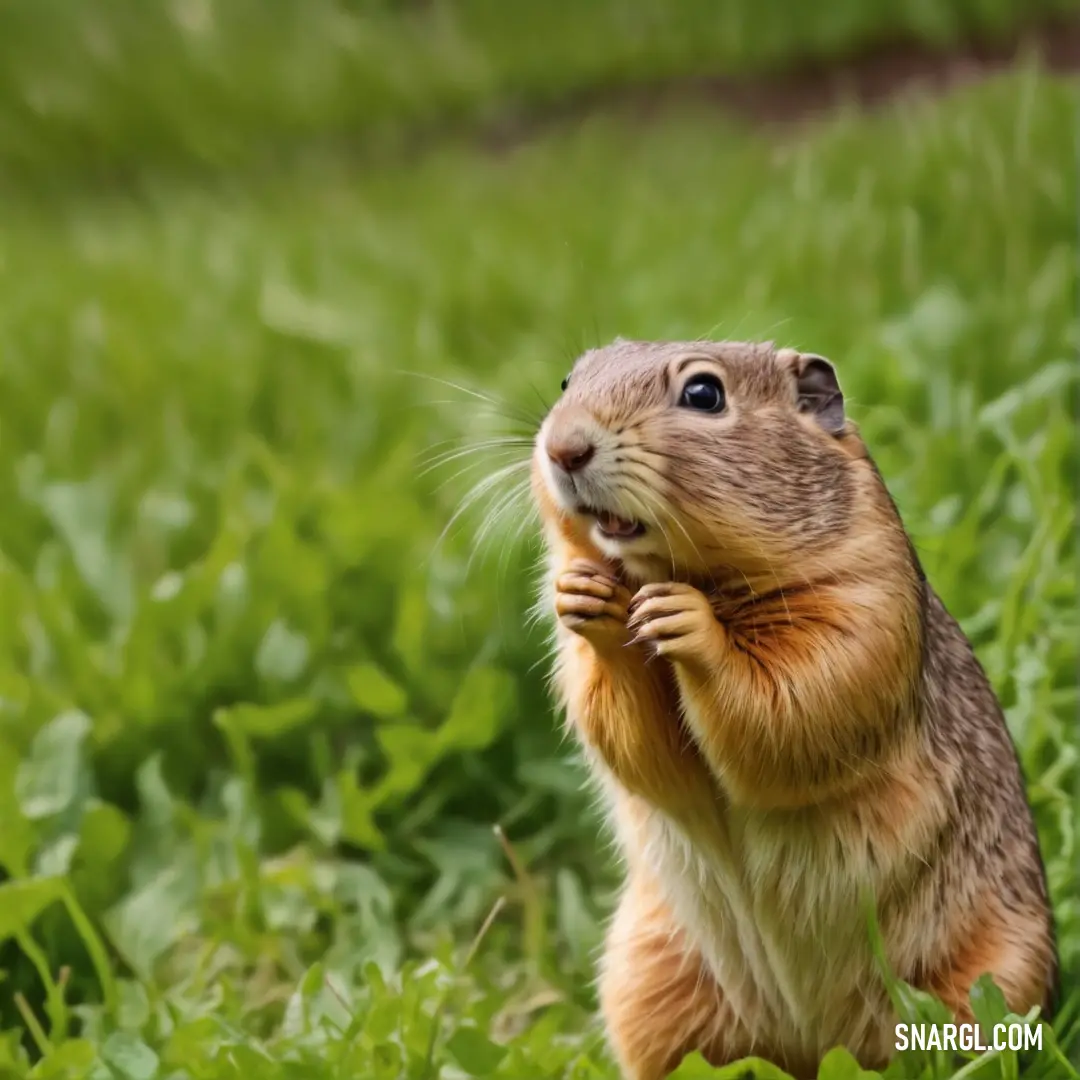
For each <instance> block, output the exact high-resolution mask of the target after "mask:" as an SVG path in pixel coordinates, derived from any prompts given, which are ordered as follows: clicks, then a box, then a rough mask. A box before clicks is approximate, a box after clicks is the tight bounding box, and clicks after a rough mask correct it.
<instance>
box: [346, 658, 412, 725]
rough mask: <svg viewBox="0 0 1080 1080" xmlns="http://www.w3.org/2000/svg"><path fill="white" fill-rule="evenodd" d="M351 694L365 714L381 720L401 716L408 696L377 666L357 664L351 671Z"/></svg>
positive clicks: (349, 674) (349, 678)
mask: <svg viewBox="0 0 1080 1080" xmlns="http://www.w3.org/2000/svg"><path fill="white" fill-rule="evenodd" d="M347 678H348V683H349V693H350V694H351V695H352V699H353V701H354V702H356V704H357V706H358V707H359V708H360V709H362V710H363V711H364V712H367V713H371V714H372V715H373V716H377V717H379V718H380V719H385V718H389V717H397V716H400V715H401V714H402V713H403V712H404V711H405V707H406V705H407V704H408V701H409V699H408V695H407V694H406V693H405V691H404V690H402V688H401V687H400V686H398V684H397V683H396V682H394V680H393V679H391V678H390V677H389V676H388V675H387V674H386V673H385V672H384V671H383V670H382V668H380V667H379V666H378V665H376V664H372V663H363V664H357V665H356V666H355V667H352V668H350V669H349V673H348V676H347Z"/></svg>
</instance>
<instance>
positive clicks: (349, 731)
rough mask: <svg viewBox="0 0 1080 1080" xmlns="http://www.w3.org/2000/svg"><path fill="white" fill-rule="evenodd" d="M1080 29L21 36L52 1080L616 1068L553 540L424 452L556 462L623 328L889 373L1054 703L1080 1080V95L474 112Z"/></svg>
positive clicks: (2, 839) (30, 967)
mask: <svg viewBox="0 0 1080 1080" xmlns="http://www.w3.org/2000/svg"><path fill="white" fill-rule="evenodd" d="M1077 10H1078V5H1077V4H1076V3H1075V2H1074V0H1058V2H1056V3H1050V2H1041V0H1040V2H1039V3H1027V4H1024V3H1020V2H1019V0H982V2H978V3H971V2H968V3H956V2H951V3H945V2H934V3H931V2H929V0H927V2H923V3H910V4H909V3H899V2H896V3H882V4H877V5H873V6H871V5H867V4H864V3H862V2H861V0H830V2H828V3H822V4H819V5H816V6H810V5H800V4H796V3H793V2H791V0H768V2H762V0H759V2H757V3H749V2H745V0H735V2H731V3H727V4H724V5H713V4H707V3H704V2H703V0H702V2H697V0H686V2H684V3H682V4H679V5H667V4H663V3H661V2H660V0H625V2H622V3H615V2H614V0H611V2H607V0H602V2H597V3H595V4H591V5H571V4H568V3H561V2H556V3H551V4H542V3H539V2H532V0H530V2H522V3H519V4H515V5H509V4H497V3H495V2H494V0H461V2H459V3H456V4H450V3H439V2H434V3H423V2H419V0H417V2H414V3H397V4H394V3H389V2H384V3H361V2H354V3H345V2H338V3H331V2H329V0H309V2H308V3H305V4H300V3H298V2H295V0H262V2H256V0H233V2H232V3H229V4H225V3H214V2H212V0H202V2H199V0H186V2H176V3H173V4H166V3H159V2H156V0H155V2H152V3H151V2H145V0H144V2H141V3H136V2H134V0H114V2H113V3H112V4H110V5H107V6H106V5H81V6H75V5H72V4H69V3H61V2H59V0H39V2H38V3H36V4H34V5H29V4H22V5H20V4H15V3H11V4H7V5H4V6H3V7H2V8H0V190H2V197H0V295H2V297H3V303H2V304H0V350H2V352H0V356H2V363H0V462H2V468H0V495H2V497H3V505H4V506H5V508H6V513H5V514H4V515H3V516H2V517H0V596H2V598H3V610H4V611H5V612H6V618H5V619H4V620H3V622H2V623H0V709H2V712H0V716H2V725H0V805H2V806H3V809H4V830H3V832H2V833H0V865H2V866H3V869H4V871H5V872H6V875H7V876H6V880H5V881H4V883H3V884H0V937H2V938H3V941H4V944H3V946H2V951H0V965H2V967H3V969H4V971H5V973H6V976H7V978H6V980H5V984H4V986H3V987H0V1018H2V1020H3V1026H4V1029H5V1034H4V1035H3V1036H2V1037H0V1077H5V1078H6V1077H12V1078H14V1077H19V1078H23V1077H29V1076H33V1077H56V1078H60V1077H64V1078H76V1077H88V1078H93V1080H105V1078H113V1077H122V1078H130V1080H152V1078H157V1077H162V1078H166V1077H167V1078H170V1080H180V1078H181V1077H183V1078H193V1080H194V1078H203V1077H205V1078H215V1080H216V1078H218V1077H221V1078H231V1077H237V1078H239V1077H241V1076H243V1077H248V1076H251V1077H257V1078H262V1077H268V1078H269V1077H275V1078H276V1077H283V1078H284V1077H305V1078H307V1077H313V1078H316V1080H319V1078H323V1077H326V1078H329V1077H337V1076H349V1077H375V1078H386V1080H391V1078H394V1080H396V1078H398V1077H409V1078H415V1080H428V1078H432V1077H436V1076H439V1077H446V1078H454V1077H460V1076H465V1075H470V1076H483V1075H495V1076H502V1077H512V1078H515V1080H526V1078H530V1077H572V1078H574V1080H587V1078H599V1077H614V1076H615V1072H614V1070H613V1067H612V1065H611V1063H610V1062H609V1061H608V1059H607V1057H606V1055H605V1053H604V1050H603V1045H602V1040H601V1037H600V1033H599V1031H598V1029H597V1027H596V1024H595V1022H594V1020H593V1019H592V1010H593V1007H594V1001H593V991H592V985H591V981H590V980H591V973H592V968H593V962H594V958H595V949H596V947H597V944H598V942H599V939H600V933H601V927H602V921H603V917H604V914H605V912H606V911H607V910H608V908H609V905H610V899H611V887H612V885H613V883H614V882H615V880H616V874H615V867H614V866H613V865H611V863H610V861H609V858H608V848H607V845H606V842H605V839H604V837H603V834H602V828H601V824H600V822H599V820H598V818H597V816H596V814H595V812H594V809H593V805H592V799H591V797H590V795H589V793H588V792H587V791H586V790H585V788H584V776H583V772H582V770H581V768H580V766H579V765H578V764H577V763H576V761H575V758H574V755H573V753H572V751H571V749H570V748H569V747H567V746H566V745H564V744H563V743H562V742H561V741H560V739H559V738H558V736H557V733H556V729H557V722H556V718H555V717H553V715H552V712H551V708H550V705H549V702H548V699H547V696H546V692H545V686H544V670H543V663H542V659H543V634H542V632H541V631H540V630H530V629H528V628H527V627H526V626H525V620H524V614H525V611H526V609H527V607H528V605H529V603H530V602H531V582H532V566H533V562H534V559H535V555H536V551H535V545H531V544H530V543H529V541H528V537H525V538H524V539H522V540H521V541H520V542H511V541H512V540H513V537H512V536H510V535H504V532H503V530H501V529H498V528H496V529H494V530H489V531H488V534H487V543H485V544H484V545H483V550H482V551H481V552H480V553H479V554H477V552H476V550H475V549H476V538H477V530H478V529H482V528H483V521H484V517H483V513H484V509H483V507H480V508H479V509H478V511H477V512H476V513H474V514H472V515H465V516H464V517H463V518H462V519H461V520H460V521H459V523H458V524H456V525H455V526H454V527H453V528H451V529H450V530H449V531H448V532H447V531H445V530H446V526H447V523H448V522H449V521H450V520H451V518H452V516H453V514H454V512H455V510H456V508H457V507H458V506H459V505H460V503H461V501H462V499H463V497H464V496H465V495H466V493H467V491H468V490H469V487H470V484H471V483H473V482H475V481H478V480H480V479H482V478H483V477H484V476H485V475H489V474H490V473H491V471H492V470H494V469H495V468H498V467H499V466H501V465H503V464H506V463H507V462H508V461H510V460H511V457H510V456H509V455H506V454H503V452H502V451H500V450H498V449H497V448H496V449H493V450H492V451H491V452H490V453H489V454H486V455H481V456H479V457H471V456H462V457H449V458H448V459H447V460H446V461H445V462H444V463H443V465H442V467H441V468H437V469H435V470H434V471H432V472H427V471H425V468H426V464H427V463H428V462H430V461H431V460H432V458H433V455H435V454H437V453H439V452H446V453H448V454H455V453H457V450H458V448H464V446H466V445H467V444H468V443H469V442H471V441H476V440H483V439H484V438H486V437H487V436H488V435H490V436H491V437H492V438H495V437H498V436H499V435H500V434H501V433H504V432H505V431H507V430H514V431H517V432H526V433H527V432H528V431H529V418H530V417H535V415H536V414H537V413H538V412H539V411H540V410H542V408H543V403H544V402H550V401H551V400H552V399H553V398H554V397H555V395H556V394H557V392H558V385H559V380H560V379H561V378H562V376H563V374H564V373H565V370H566V369H567V368H568V366H569V364H570V362H571V361H572V358H573V357H574V355H575V354H576V353H577V352H578V351H580V350H581V349H582V348H583V347H587V346H589V345H593V344H597V343H600V342H603V341H605V340H608V339H610V338H611V337H613V336H615V335H616V334H622V335H624V336H640V337H649V338H665V337H695V336H700V335H712V336H727V337H741V338H757V337H772V338H775V339H777V340H778V341H783V342H784V343H787V344H795V345H800V346H804V347H807V348H813V349H814V350H815V351H819V352H823V353H825V354H826V355H829V356H831V357H832V358H833V359H834V360H835V361H836V362H837V364H838V366H839V368H840V371H841V375H842V377H843V379H844V382H845V387H846V389H847V393H848V397H849V399H850V400H851V402H852V412H853V415H854V416H855V418H856V420H857V421H858V422H859V423H860V424H861V425H862V428H863V431H864V434H865V435H866V437H867V439H868V441H869V443H870V446H871V448H872V450H873V451H874V453H875V455H876V457H877V459H878V462H879V464H880V466H881V468H882V471H883V473H884V475H885V476H886V478H887V480H888V481H889V484H890V487H891V489H892V491H893V493H894V495H895V496H896V498H897V501H898V503H899V505H900V507H901V510H902V512H903V513H904V515H905V518H906V520H907V522H908V524H909V528H910V531H911V532H912V534H913V536H914V537H915V540H916V544H917V547H918V549H919V552H920V554H921V556H922V558H923V559H924V562H925V564H926V568H927V571H928V573H929V576H930V578H931V580H932V581H933V583H934V584H935V586H936V587H937V588H938V590H939V592H941V594H942V595H943V597H944V599H945V601H946V603H947V604H948V605H949V606H950V607H951V609H952V610H953V611H954V613H955V614H956V615H957V616H958V617H960V618H961V619H962V621H963V622H964V625H965V627H966V628H967V629H968V632H969V633H970V635H971V637H972V639H973V641H974V642H975V644H976V647H977V649H978V652H979V655H980V658H981V659H982V661H983V663H984V664H985V665H986V667H987V669H988V672H989V674H990V676H991V678H992V680H993V682H994V685H995V687H996V688H997V690H998V692H999V694H1000V695H1001V697H1002V700H1003V703H1004V704H1005V706H1006V707H1007V711H1008V717H1009V722H1010V725H1011V728H1012V730H1013V733H1014V735H1015V736H1016V738H1017V740H1018V743H1019V745H1020V749H1021V756H1022V759H1023V762H1024V766H1025V769H1026V772H1027V774H1028V777H1029V780H1030V794H1031V800H1032V803H1033V805H1034V806H1035V809H1036V813H1037V817H1038V821H1039V826H1040V831H1041V835H1042V840H1043V847H1044V852H1045V855H1046V859H1047V864H1048V871H1049V875H1050V879H1051V885H1052V890H1053V894H1054V899H1055V904H1056V910H1057V913H1058V920H1059V928H1060V936H1061V948H1062V956H1063V962H1064V970H1065V991H1066V992H1065V995H1064V1003H1063V1008H1062V1011H1061V1014H1060V1016H1059V1017H1057V1020H1056V1023H1055V1027H1054V1031H1055V1032H1056V1043H1055V1044H1054V1045H1055V1046H1056V1045H1057V1044H1060V1047H1061V1049H1060V1050H1055V1049H1053V1048H1049V1047H1050V1043H1048V1044H1047V1046H1048V1049H1046V1050H1045V1051H1044V1053H1042V1054H1040V1055H1036V1056H1035V1057H1034V1058H1030V1059H1029V1058H1024V1059H1023V1060H1021V1061H1019V1062H1018V1061H1017V1060H1016V1059H1015V1056H1014V1055H1004V1056H1002V1057H1001V1058H998V1059H995V1060H992V1061H987V1062H986V1063H985V1064H984V1065H983V1066H981V1067H980V1071H979V1073H978V1075H979V1076H980V1077H991V1076H1001V1077H1008V1076H1017V1075H1024V1076H1046V1077H1053V1076H1070V1075H1072V1076H1075V1075H1076V1074H1075V1072H1071V1073H1070V1072H1069V1068H1070V1066H1068V1065H1067V1063H1066V1058H1067V1057H1068V1056H1069V1055H1070V1054H1071V1055H1075V1054H1076V1053H1077V1052H1078V1051H1080V978H1078V970H1080V887H1078V881H1080V874H1078V859H1080V849H1078V847H1077V839H1076V825H1077V821H1078V820H1080V812H1078V811H1080V806H1078V802H1077V797H1078V795H1077V792H1078V783H1077V779H1078V771H1080V765H1078V760H1080V759H1078V750H1080V736H1078V734H1077V725H1076V722H1075V721H1076V711H1077V695H1076V671H1077V666H1076V657H1077V650H1076V645H1077V619H1076V586H1077V581H1076V573H1075V570H1076V567H1075V559H1074V554H1075V553H1074V544H1073V538H1074V530H1075V527H1076V516H1075V505H1076V496H1077V491H1076V465H1077V461H1076V441H1075V416H1076V411H1075V406H1076V367H1075V363H1074V360H1075V354H1076V349H1077V345H1078V340H1077V338H1078V334H1077V324H1076V318H1075V311H1076V297H1077V280H1076V269H1077V267H1076V236H1077V228H1076V200H1077V185H1076V170H1075V162H1076V146H1075V121H1076V89H1077V83H1076V80H1075V78H1073V77H1072V76H1066V75H1051V74H1048V73H1047V72H1045V71H1044V70H1042V69H1041V67H1040V65H1039V64H1038V63H1037V62H1035V61H1034V60H1033V59H1030V58H1029V59H1027V60H1023V61H1020V62H1018V63H1017V64H1016V65H1014V67H1013V69H1012V70H1009V71H1007V72H1004V73H1001V74H997V75H994V76H993V77H990V78H987V79H985V80H981V81H976V82H975V83H973V84H972V85H969V86H966V87H964V88H961V89H955V90H953V91H951V92H949V93H947V94H944V95H941V96H937V97H934V98H915V99H911V98H905V99H903V100H901V101H898V102H897V103H896V104H893V105H888V106H885V107H883V108H881V109H879V110H876V111H874V112H871V113H862V112H860V111H858V110H851V109H846V110H842V111H840V112H838V113H837V114H835V115H832V116H827V117H822V118H819V119H817V120H816V121H814V122H811V123H808V124H800V125H793V126H789V127H785V128H781V129H775V128H770V129H769V130H761V129H758V128H756V127H755V126H754V125H752V124H751V123H749V122H748V121H747V120H746V119H740V118H739V117H738V116H735V115H729V114H727V113H725V112H724V111H722V110H719V109H717V108H716V107H714V106H713V105H711V104H710V103H709V102H707V101H701V102H699V103H697V104H694V103H693V102H692V101H684V102H683V103H682V104H681V105H679V106H678V107H674V106H672V107H669V108H665V109H661V110H660V111H659V112H657V113H655V114H653V115H651V116H650V117H649V118H648V119H647V120H642V119H640V118H639V117H636V116H634V115H632V114H628V113H626V112H620V111H619V110H617V109H603V108H593V109H584V110H581V111H580V112H578V113H577V114H575V115H574V116H573V117H567V118H566V119H564V121H563V122H562V123H559V124H555V125H553V126H549V127H547V128H545V129H544V130H542V131H536V132H535V133H534V134H533V135H532V137H531V138H523V139H522V140H521V141H520V142H519V143H518V144H517V145H515V146H514V147H513V148H512V149H509V150H505V151H494V150H492V149H491V148H490V147H486V146H485V145H484V142H483V140H479V139H475V138H471V137H470V134H469V133H470V131H474V130H477V131H478V130H482V129H483V127H484V125H485V124H486V123H487V122H488V121H490V120H491V119H492V118H496V119H500V121H503V122H505V118H506V117H507V116H509V117H518V118H522V117H524V118H527V117H529V116H530V115H534V114H536V113H537V112H539V111H542V110H544V109H546V108H549V107H550V106H552V105H553V104H558V103H567V102H571V101H574V100H577V99H579V98H581V97H582V96H584V97H588V96H589V95H594V94H596V93H601V92H602V93H606V94H610V93H611V92H613V91H614V90H617V89H619V88H631V89H632V88H641V87H648V86H651V85H654V84H655V83H656V82H657V81H665V80H670V79H672V78H676V77H681V76H688V75H705V74H708V75H717V74H719V75H731V76H742V75H750V74H753V75H757V76H760V75H762V74H763V73H764V74H768V73H769V72H777V73H781V72H783V71H785V70H788V69H789V68H790V67H791V66H792V65H797V64H803V63H805V62H806V61H808V60H813V61H816V62H819V63H823V64H825V63H828V62H830V61H832V60H835V59H840V58H849V57H852V56H857V55H859V54H860V52H861V50H864V49H866V48H868V47H870V46H878V47H880V46H883V45H887V44H888V43H889V42H891V41H897V40H906V41H915V42H921V43H923V44H924V45H928V46H933V47H934V48H938V49H941V50H946V49H948V48H952V47H957V46H959V45H962V44H964V43H967V42H971V41H972V40H979V41H995V40H996V41H1004V40H1008V39H1009V38H1010V35H1012V36H1015V35H1016V34H1017V33H1018V32H1020V31H1021V30H1022V29H1023V28H1024V27H1027V26H1031V25H1036V24H1038V23H1040V21H1045V19H1046V18H1048V17H1050V16H1054V17H1057V18H1063V17H1065V18H1075V16H1076V14H1077ZM403 150H408V151H409V152H408V153H403V152H402V151H403ZM435 379H444V380H447V381H448V382H450V383H453V384H457V385H456V386H447V385H443V384H440V383H438V382H435V381H433V380H435ZM474 392H475V393H474ZM475 394H481V395H485V396H490V397H491V398H493V399H494V400H495V402H496V404H494V405H491V404H490V403H488V402H485V401H481V400H480V399H478V398H477V397H476V396H475ZM487 506H488V509H492V508H493V507H494V506H497V504H491V503H489V504H487ZM517 524H518V522H517V521H513V522H511V523H510V525H511V526H516V525H517ZM513 531H514V529H513V528H511V529H510V530H509V532H510V533H512V532H513ZM444 532H445V535H444ZM495 824H499V825H500V826H501V828H502V830H503V832H504V834H505V836H506V837H507V838H508V839H507V841H506V843H505V844H504V843H501V842H500V839H499V838H498V837H497V836H496V835H495V833H494V832H493V825H495ZM500 900H501V902H502V905H503V906H502V907H501V909H500V910H499V911H498V913H497V916H496V917H495V918H494V919H493V920H492V921H491V922H490V923H487V924H485V919H486V917H487V916H488V914H489V912H491V910H492V907H493V905H495V904H496V903H497V902H499V901H500ZM482 926H486V929H485V930H484V932H483V934H482V935H480V937H481V939H482V940H479V943H478V945H477V947H476V948H475V949H471V948H470V946H471V944H472V943H473V942H474V939H476V937H477V935H478V932H479V931H480V929H481V927H482ZM846 1067H847V1066H846V1065H845V1064H844V1063H843V1062H842V1061H838V1060H834V1061H833V1062H832V1063H831V1065H830V1069H832V1070H833V1071H831V1072H823V1075H828V1076H835V1077H841V1076H848V1075H850V1074H849V1073H848V1072H845V1071H844V1069H845V1068H846ZM956 1067H957V1066H956V1065H955V1063H950V1062H947V1061H944V1060H939V1058H937V1057H934V1056H933V1055H923V1056H920V1055H912V1054H909V1055H905V1056H903V1057H902V1058H901V1059H898V1061H897V1062H896V1063H895V1065H894V1070H893V1073H894V1075H896V1076H898V1077H912V1078H914V1077H918V1076H926V1077H935V1078H943V1077H947V1076H951V1075H952V1074H953V1072H954V1070H955V1068H956ZM694 1068H695V1066H694V1065H693V1064H690V1065H688V1066H687V1071H686V1072H685V1075H686V1076H688V1077H691V1076H705V1075H707V1074H706V1073H705V1072H704V1071H700V1072H695V1071H693V1070H694ZM968 1075H970V1074H968Z"/></svg>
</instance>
